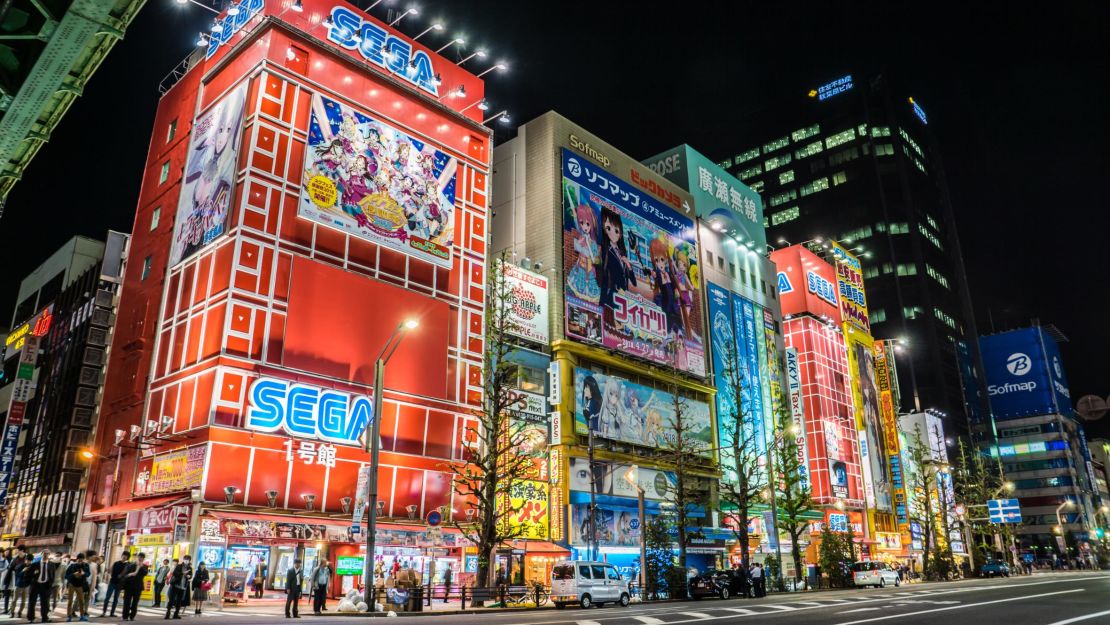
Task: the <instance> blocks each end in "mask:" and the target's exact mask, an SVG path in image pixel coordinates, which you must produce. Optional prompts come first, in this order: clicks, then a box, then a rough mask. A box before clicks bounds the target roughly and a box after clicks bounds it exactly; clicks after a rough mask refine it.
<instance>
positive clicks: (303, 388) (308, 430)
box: [246, 377, 374, 445]
mask: <svg viewBox="0 0 1110 625" xmlns="http://www.w3.org/2000/svg"><path fill="white" fill-rule="evenodd" d="M247 398H248V402H249V403H248V408H247V419H246V427H247V429H248V430H257V431H259V432H285V433H286V434H288V435H290V436H294V437H298V438H309V439H316V440H323V441H329V442H332V443H342V444H345V445H352V444H357V443H358V439H359V437H360V436H362V433H363V432H364V431H365V430H366V428H367V426H368V425H369V424H370V423H371V419H372V418H373V414H374V406H373V404H372V403H371V401H370V398H369V397H366V396H365V395H351V394H349V393H344V392H342V391H337V390H334V389H325V388H320V387H317V386H310V385H308V384H299V383H295V382H290V381H289V380H281V379H278V378H266V377H263V378H258V379H257V380H255V381H254V382H253V383H252V384H251V387H250V390H249V391H248V393H247Z"/></svg>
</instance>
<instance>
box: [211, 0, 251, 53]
mask: <svg viewBox="0 0 1110 625" xmlns="http://www.w3.org/2000/svg"><path fill="white" fill-rule="evenodd" d="M234 6H235V7H236V9H237V11H236V13H235V15H231V13H230V12H229V13H228V14H227V15H226V16H225V17H224V18H223V19H219V20H216V29H215V30H213V32H212V35H211V36H210V37H209V39H208V51H207V53H206V54H205V55H204V56H205V58H212V55H213V54H216V50H219V49H220V46H222V45H224V44H226V43H228V42H229V41H231V38H232V37H234V36H235V33H237V32H239V31H240V30H242V28H243V26H245V25H246V24H247V22H249V21H251V18H253V17H254V16H255V15H258V14H259V13H260V12H261V11H262V9H263V8H264V7H265V6H266V0H241V2H239V3H238V4H236V5H234Z"/></svg>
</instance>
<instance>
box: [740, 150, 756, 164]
mask: <svg viewBox="0 0 1110 625" xmlns="http://www.w3.org/2000/svg"><path fill="white" fill-rule="evenodd" d="M757 156H759V148H752V149H750V150H748V151H747V152H741V153H739V154H737V155H736V159H735V160H736V164H737V165H739V164H740V163H746V162H748V161H750V160H752V159H753V158H755V157H757Z"/></svg>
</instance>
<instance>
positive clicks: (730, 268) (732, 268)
mask: <svg viewBox="0 0 1110 625" xmlns="http://www.w3.org/2000/svg"><path fill="white" fill-rule="evenodd" d="M728 275H730V276H732V277H733V278H735V277H736V263H729V264H728Z"/></svg>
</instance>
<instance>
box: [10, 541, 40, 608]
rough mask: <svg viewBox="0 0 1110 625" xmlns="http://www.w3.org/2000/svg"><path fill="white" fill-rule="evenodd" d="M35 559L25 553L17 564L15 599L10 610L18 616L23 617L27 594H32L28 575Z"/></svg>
mask: <svg viewBox="0 0 1110 625" xmlns="http://www.w3.org/2000/svg"><path fill="white" fill-rule="evenodd" d="M33 561H34V556H32V555H31V554H29V553H27V554H23V556H22V557H21V558H19V560H18V561H17V562H16V565H15V599H14V600H12V609H11V611H9V612H8V614H9V615H11V614H12V613H13V612H14V613H15V617H16V618H23V608H24V606H26V605H27V596H28V595H30V594H31V578H30V577H27V567H28V566H30V564H31V563H32V562H33Z"/></svg>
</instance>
